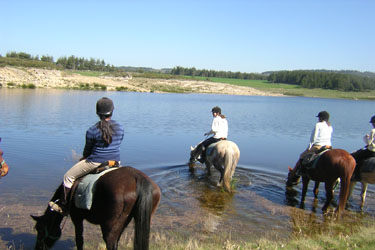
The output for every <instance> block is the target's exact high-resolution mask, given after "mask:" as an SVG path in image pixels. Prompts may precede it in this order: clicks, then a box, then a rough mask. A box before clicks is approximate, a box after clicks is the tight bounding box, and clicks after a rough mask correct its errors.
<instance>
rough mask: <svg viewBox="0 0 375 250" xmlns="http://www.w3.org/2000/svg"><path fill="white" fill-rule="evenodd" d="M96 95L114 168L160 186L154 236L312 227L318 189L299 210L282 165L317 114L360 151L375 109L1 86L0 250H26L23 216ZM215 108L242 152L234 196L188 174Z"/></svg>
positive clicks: (53, 174) (29, 240)
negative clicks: (115, 157)
mask: <svg viewBox="0 0 375 250" xmlns="http://www.w3.org/2000/svg"><path fill="white" fill-rule="evenodd" d="M103 96H107V97H109V98H111V99H112V100H113V101H114V104H115V111H114V115H113V119H114V120H116V121H118V122H120V123H121V124H123V126H124V128H125V138H124V141H123V144H122V147H121V160H122V164H123V165H131V166H133V167H136V168H138V169H140V170H142V171H144V172H145V173H146V174H148V175H149V176H150V177H151V178H152V179H153V180H154V181H155V182H156V183H157V184H158V185H159V186H160V187H161V189H162V192H163V194H162V195H163V197H162V201H161V204H160V207H159V209H158V211H157V214H156V216H155V220H154V225H153V230H156V229H157V230H161V231H163V230H164V231H168V230H173V231H176V232H190V234H191V235H193V234H194V233H200V232H205V233H208V234H209V233H212V232H225V231H228V230H230V231H231V232H233V235H237V236H238V238H239V239H241V238H246V237H249V235H252V237H254V238H257V237H259V236H264V235H273V234H275V235H277V236H278V237H282V238H285V237H289V236H290V235H291V233H292V232H293V230H294V229H293V226H292V224H291V223H290V221H291V217H292V216H293V215H292V213H291V211H293V213H294V212H295V211H296V210H297V211H302V212H303V213H305V214H307V215H311V214H314V215H316V216H318V219H317V221H318V223H320V222H321V221H322V220H323V219H322V218H320V217H322V213H321V210H320V209H321V207H322V206H323V203H324V200H325V192H324V185H321V190H320V194H319V199H318V202H317V203H318V204H316V202H315V203H314V201H313V194H312V192H311V189H312V186H313V185H312V184H310V187H309V191H308V195H307V196H308V197H307V199H306V202H305V204H306V207H305V210H301V209H298V204H299V202H298V201H299V198H300V189H301V186H300V185H298V186H297V187H296V188H295V190H296V195H295V197H292V198H291V197H288V196H287V195H286V194H285V179H286V175H287V171H288V169H287V167H288V166H294V164H295V162H296V160H297V158H298V155H299V154H300V153H301V152H302V151H303V150H304V149H305V148H306V147H307V145H308V142H309V139H310V134H311V131H312V129H313V126H314V124H315V123H316V121H317V118H316V115H317V114H318V113H319V112H320V111H322V110H327V111H328V112H329V113H330V115H331V119H330V120H331V122H332V125H333V129H334V132H333V138H332V144H333V147H335V148H343V149H345V150H347V151H349V152H352V151H354V150H356V149H358V148H360V147H362V146H364V145H363V142H362V137H363V135H364V134H366V133H368V132H369V131H370V130H371V124H370V123H369V120H370V117H371V116H372V115H374V113H373V112H374V103H373V102H371V101H358V100H338V99H337V100H336V99H321V98H304V97H264V96H230V95H202V94H156V93H126V92H100V91H97V92H96V91H73V90H48V89H36V90H27V89H6V88H3V89H0V107H1V108H0V117H1V119H0V137H2V141H1V144H0V146H1V148H2V149H3V151H4V158H5V159H6V161H7V163H8V165H9V166H10V172H9V174H8V176H6V177H5V178H2V179H1V180H0V190H1V196H0V219H1V222H0V237H1V239H2V240H1V241H0V246H2V244H3V245H4V246H8V245H9V244H15V245H16V246H23V247H24V248H25V249H28V248H29V247H32V246H33V244H34V242H35V233H34V232H33V231H32V226H33V222H32V221H31V219H29V218H30V217H29V216H28V215H29V214H38V213H39V214H40V213H42V212H43V210H44V209H45V207H46V205H47V202H48V200H49V199H50V197H51V195H52V194H53V192H54V191H55V189H56V188H57V186H58V185H59V183H61V181H62V176H63V174H64V173H65V172H66V171H67V170H68V169H69V168H70V167H71V166H72V165H73V164H74V163H75V162H76V161H77V159H79V157H80V155H81V153H82V150H83V147H84V143H85V132H86V130H87V128H88V127H89V126H90V125H92V124H94V123H95V122H96V121H97V120H98V118H97V116H96V114H95V104H96V101H97V100H98V99H99V98H101V97H103ZM213 106H220V107H221V109H222V113H223V114H225V115H226V116H227V119H228V123H229V139H230V140H232V141H234V142H236V143H237V145H238V146H239V148H240V150H241V158H240V160H239V163H238V167H237V169H236V172H235V174H234V177H235V179H236V193H235V194H233V195H228V194H224V193H222V192H220V190H219V189H217V188H216V186H215V185H216V182H217V181H218V172H217V171H216V170H213V171H212V172H213V176H212V177H209V178H208V177H207V176H206V175H205V171H204V168H203V167H201V168H198V170H197V173H196V174H195V175H192V174H191V173H190V172H189V171H188V167H187V161H188V159H189V154H190V146H191V145H196V144H197V143H199V142H200V141H202V140H204V139H205V137H204V136H203V134H204V133H205V132H207V131H208V130H209V129H210V126H211V122H212V115H211V108H212V107H213ZM358 194H359V185H358V186H357V188H356V190H355V193H354V196H353V197H352V200H353V205H352V208H351V209H350V210H351V211H352V212H353V213H358V211H359V196H358ZM367 197H368V198H367V200H366V205H365V210H364V213H363V214H362V215H361V216H373V215H374V214H375V210H374V206H373V205H374V204H375V200H374V191H373V187H372V186H371V185H370V187H369V191H368V196H367ZM9 209H10V210H11V211H9ZM292 209H293V210H292ZM319 216H320V217H319ZM348 217H352V216H348ZM199 218H200V219H199ZM202 218H209V220H205V219H202ZM154 228H156V229H154ZM64 234H66V236H65V237H66V238H65V240H64V241H63V243H59V244H58V245H57V248H56V249H59V247H60V248H61V249H66V248H69V247H71V246H73V245H74V240H73V235H74V234H73V233H72V232H71V231H68V233H64ZM233 237H235V236H233ZM12 241H13V243H12ZM14 242H15V243H14Z"/></svg>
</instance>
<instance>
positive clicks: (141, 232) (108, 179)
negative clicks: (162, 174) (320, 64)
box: [31, 167, 161, 250]
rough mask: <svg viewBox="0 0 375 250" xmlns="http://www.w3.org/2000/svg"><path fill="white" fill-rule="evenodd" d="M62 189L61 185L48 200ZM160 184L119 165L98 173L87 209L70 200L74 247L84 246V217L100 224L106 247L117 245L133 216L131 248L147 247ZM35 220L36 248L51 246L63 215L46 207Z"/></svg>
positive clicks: (140, 173) (111, 247)
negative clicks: (114, 168)
mask: <svg viewBox="0 0 375 250" xmlns="http://www.w3.org/2000/svg"><path fill="white" fill-rule="evenodd" d="M61 192H63V186H62V185H61V186H60V187H59V188H58V189H57V190H56V192H55V194H54V195H53V197H52V199H51V200H56V199H58V198H59V197H60V195H61ZM160 197H161V192H160V189H159V187H158V186H157V185H156V184H155V183H154V182H153V181H152V180H151V179H150V178H149V177H148V176H147V175H146V174H144V173H143V172H141V171H139V170H137V169H135V168H132V167H120V168H118V169H116V170H113V171H111V172H108V173H107V174H105V175H103V176H101V177H100V178H99V179H98V181H97V183H96V189H95V192H94V198H93V202H92V206H91V209H90V210H85V209H80V208H77V207H75V205H74V202H71V203H72V204H71V208H70V217H71V219H72V222H73V224H74V227H75V238H76V245H77V249H78V250H81V249H83V220H84V219H86V220H87V221H89V222H90V223H93V224H97V225H100V227H101V230H102V234H103V239H104V241H105V243H106V247H107V249H111V250H112V249H117V246H118V241H119V239H120V236H121V234H122V232H123V231H124V229H125V228H126V226H127V225H128V224H129V223H130V221H131V220H132V218H134V222H135V227H134V228H135V238H134V249H142V250H143V249H148V247H149V237H150V224H151V217H152V215H153V214H154V212H155V210H156V207H157V206H158V204H159V201H160ZM31 217H32V218H33V219H34V220H36V226H35V228H36V230H37V239H36V245H35V249H50V248H52V246H53V245H54V244H55V242H56V241H57V240H58V239H59V238H60V236H61V228H60V224H61V222H62V220H63V216H62V215H61V214H59V213H57V212H55V211H51V209H50V208H49V207H47V209H46V210H45V212H44V215H42V216H39V217H38V216H31Z"/></svg>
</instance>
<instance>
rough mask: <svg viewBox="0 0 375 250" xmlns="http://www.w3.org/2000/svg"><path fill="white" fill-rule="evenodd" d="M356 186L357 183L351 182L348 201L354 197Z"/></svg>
mask: <svg viewBox="0 0 375 250" xmlns="http://www.w3.org/2000/svg"><path fill="white" fill-rule="evenodd" d="M355 184H357V182H356V181H350V186H349V194H348V200H349V198H350V197H351V196H352V194H353V190H354V187H355ZM362 187H363V186H362Z"/></svg>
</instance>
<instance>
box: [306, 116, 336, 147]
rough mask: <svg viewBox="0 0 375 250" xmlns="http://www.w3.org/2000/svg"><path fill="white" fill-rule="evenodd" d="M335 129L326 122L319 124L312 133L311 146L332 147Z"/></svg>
mask: <svg viewBox="0 0 375 250" xmlns="http://www.w3.org/2000/svg"><path fill="white" fill-rule="evenodd" d="M332 132H333V128H332V126H329V125H328V124H327V123H326V122H325V121H322V122H317V123H316V124H315V128H314V129H313V131H312V133H311V138H310V144H311V145H317V146H331V145H332V144H331V136H332Z"/></svg>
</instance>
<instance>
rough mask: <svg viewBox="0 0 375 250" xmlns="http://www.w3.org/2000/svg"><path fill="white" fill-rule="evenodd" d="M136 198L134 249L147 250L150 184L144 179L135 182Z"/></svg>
mask: <svg viewBox="0 0 375 250" xmlns="http://www.w3.org/2000/svg"><path fill="white" fill-rule="evenodd" d="M137 194H138V198H137V201H136V203H135V205H134V208H133V211H134V222H135V237H134V249H142V250H147V249H148V247H149V238H150V224H151V211H152V183H151V182H150V181H148V180H147V179H146V178H141V179H140V180H139V181H138V182H137Z"/></svg>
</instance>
